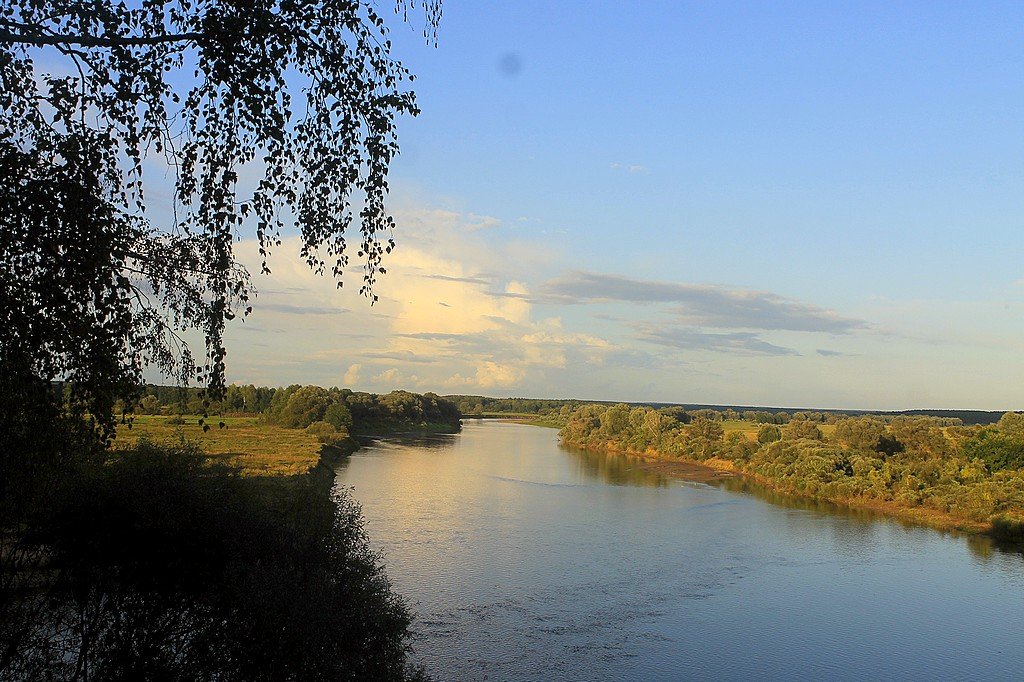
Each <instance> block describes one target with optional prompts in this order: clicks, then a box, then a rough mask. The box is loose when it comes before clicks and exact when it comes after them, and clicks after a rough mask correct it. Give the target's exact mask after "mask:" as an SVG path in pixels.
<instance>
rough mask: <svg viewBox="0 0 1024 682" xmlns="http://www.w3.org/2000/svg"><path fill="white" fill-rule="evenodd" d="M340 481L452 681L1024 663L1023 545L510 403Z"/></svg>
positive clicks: (1003, 671) (895, 672)
mask: <svg viewBox="0 0 1024 682" xmlns="http://www.w3.org/2000/svg"><path fill="white" fill-rule="evenodd" d="M338 481H339V484H340V485H342V486H345V487H349V488H351V489H352V494H353V495H354V496H355V498H356V499H357V500H358V501H359V502H360V503H361V504H362V506H363V512H364V515H365V516H366V519H367V529H368V531H369V534H370V538H371V542H372V544H373V546H374V548H375V549H379V550H380V551H382V552H383V555H384V559H385V564H386V566H387V570H388V573H389V575H390V576H391V578H392V580H393V582H394V584H395V587H396V588H397V590H398V591H399V592H400V593H401V594H402V595H404V596H405V598H406V600H407V601H408V603H409V605H410V606H411V608H412V609H413V610H414V611H415V612H416V614H417V622H416V625H415V633H416V637H415V641H414V647H415V659H416V660H417V661H418V662H420V663H422V664H423V665H425V666H426V668H427V670H428V672H430V673H431V674H432V675H433V676H434V677H435V678H436V679H438V680H485V679H486V680H678V679H691V678H693V679H697V678H699V679H736V680H739V679H793V678H803V679H812V678H815V679H821V678H826V679H832V680H846V679H850V680H860V679H865V680H866V679H884V678H900V679H922V680H924V679H936V678H942V679H978V680H993V679H1006V680H1010V679H1021V676H1022V675H1024V672H1022V671H1024V637H1022V635H1024V560H1022V558H1021V556H1020V555H1018V554H1010V553H1002V552H999V551H995V550H993V549H992V548H991V547H990V546H989V545H988V544H987V543H986V542H985V541H983V540H980V539H978V538H967V537H964V536H957V535H951V534H943V533H940V532H937V531H934V530H930V529H927V528H920V527H912V526H906V525H902V524H900V523H898V522H895V521H892V520H887V519H878V518H873V517H871V516H870V515H865V514H851V513H835V512H834V511H829V510H827V509H826V508H814V507H813V506H810V505H790V506H784V505H780V504H773V503H771V502H769V501H767V500H766V499H762V498H761V497H758V496H757V495H755V494H752V493H751V492H749V491H744V490H728V489H725V488H724V487H714V486H709V485H705V484H700V483H692V482H688V481H682V480H677V479H672V478H670V477H666V476H664V475H661V474H656V473H652V472H649V471H645V470H643V469H642V468H640V467H638V466H637V464H636V462H635V461H633V460H631V459H629V458H626V457H621V456H615V455H604V454H592V453H585V452H580V451H575V450H568V449H564V448H560V447H559V446H558V443H557V434H556V432H555V431H554V430H552V429H542V428H537V427H530V426H524V425H518V424H509V423H499V422H483V423H480V422H473V421H468V422H467V425H466V427H465V429H464V430H463V432H462V433H461V434H459V435H457V436H432V437H426V438H419V439H416V440H415V441H412V442H402V441H393V442H378V443H376V444H374V445H372V446H370V447H366V448H364V449H362V450H360V451H359V452H358V453H356V454H355V455H353V456H352V457H351V458H349V459H348V460H346V461H345V462H344V463H343V464H342V465H341V466H340V467H339V469H338ZM731 487H734V488H736V487H738V486H736V485H733V486H731Z"/></svg>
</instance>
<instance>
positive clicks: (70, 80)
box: [0, 0, 440, 430]
mask: <svg viewBox="0 0 1024 682" xmlns="http://www.w3.org/2000/svg"><path fill="white" fill-rule="evenodd" d="M412 8H413V3H412V2H411V1H407V0H398V3H397V5H396V9H397V11H399V12H400V13H402V14H403V15H405V13H407V12H408V11H409V10H410V9H412ZM423 9H424V14H425V17H426V27H427V28H426V33H427V35H428V37H430V36H432V35H433V31H434V30H435V29H436V26H437V21H438V19H439V16H440V5H439V3H438V2H436V0H425V1H424V3H423ZM411 80H412V76H411V75H410V73H409V72H408V71H407V70H406V69H405V68H404V67H403V66H402V65H401V63H399V62H398V61H397V60H396V59H395V58H394V56H393V55H392V47H391V43H390V41H389V40H388V39H387V28H386V25H385V20H384V18H383V16H382V15H381V14H380V13H379V12H378V11H377V10H376V9H375V8H374V7H373V6H371V5H370V4H369V3H368V2H363V1H362V0H319V1H314V2H296V1H295V0H260V1H259V2H238V1H237V0H146V1H145V2H141V3H128V4H126V3H118V2H110V1H106V2H94V1H92V0H59V1H58V0H31V1H29V0H14V1H12V2H7V3H3V4H2V5H0V233H2V237H3V239H0V249H2V250H0V268H2V270H0V280H2V284H0V315H2V318H0V353H2V356H3V358H4V363H5V367H4V371H7V372H13V371H20V372H28V373H32V374H34V375H35V376H38V377H40V378H41V379H43V380H44V381H50V380H52V379H55V378H62V379H67V380H69V381H70V382H71V385H72V386H73V387H74V391H73V394H74V397H75V398H76V399H78V400H80V401H82V402H83V403H84V404H85V405H86V406H87V407H88V409H89V411H90V413H91V414H92V415H93V416H94V417H95V418H96V419H97V420H99V422H100V425H101V426H103V427H105V428H106V429H107V430H109V428H110V426H111V425H112V421H111V420H112V418H111V416H110V415H111V413H112V408H113V402H114V399H115V398H116V397H120V396H124V395H126V394H127V393H129V392H130V391H131V390H132V389H133V388H134V387H135V386H137V385H138V383H139V380H140V378H141V372H142V369H143V367H145V366H146V365H150V364H154V365H156V366H157V367H159V368H160V369H161V370H163V371H164V372H165V373H166V374H167V375H169V376H171V377H174V378H175V379H176V380H178V381H180V382H182V383H185V382H187V381H189V380H191V379H196V380H199V381H200V382H202V383H204V384H205V385H207V386H208V387H209V388H210V389H212V393H213V394H214V395H219V393H220V392H221V391H222V389H223V388H224V369H225V356H226V350H225V348H224V343H223V334H224V327H225V323H226V321H227V320H229V319H231V318H233V317H234V316H236V315H238V314H244V313H245V312H247V311H248V309H249V303H250V300H251V297H252V295H253V292H252V288H251V285H250V280H249V277H248V273H247V272H246V270H245V269H244V268H243V267H242V266H241V265H240V264H239V263H238V261H237V259H236V257H235V253H234V247H233V244H234V242H235V241H236V239H237V238H239V237H240V236H241V235H243V234H254V235H255V236H256V238H257V239H258V240H259V244H260V253H261V254H262V255H263V258H264V260H263V269H264V270H267V269H268V261H267V258H268V257H269V256H270V253H271V251H272V250H273V249H274V248H275V247H277V246H279V245H280V244H281V235H282V233H283V232H284V231H285V230H290V229H293V227H294V229H295V231H296V232H297V233H298V235H299V241H300V251H301V255H302V257H303V258H304V259H305V260H306V262H307V263H308V264H309V266H310V267H311V268H312V269H313V270H315V271H316V272H319V273H327V272H329V273H330V274H331V275H332V276H334V277H335V278H336V279H337V280H338V283H339V286H340V284H341V277H342V273H343V270H344V269H345V268H346V267H347V266H348V265H349V264H350V261H351V258H352V256H353V255H355V256H356V257H357V258H358V260H359V261H360V262H361V263H362V266H363V278H362V284H361V288H360V291H361V292H362V293H363V294H364V295H365V296H368V297H370V298H371V299H373V298H374V294H373V285H374V283H375V280H376V277H377V275H378V274H379V273H381V272H383V268H382V266H381V264H382V259H383V257H384V255H385V254H386V253H387V252H389V251H390V250H391V248H392V246H393V241H392V239H391V230H392V228H393V226H394V223H393V220H392V218H391V217H390V216H389V215H388V213H387V210H386V208H385V199H386V196H387V192H388V182H387V172H388V168H389V165H390V163H391V161H392V159H393V158H394V156H395V154H396V153H397V151H398V144H397V138H396V128H395V120H396V116H399V115H401V114H416V113H417V107H416V102H415V97H414V95H413V93H412V92H411V91H409V90H408V89H407V85H408V83H409V82H410V81H411ZM160 166H162V168H160ZM147 169H148V170H149V171H150V172H152V171H159V172H169V173H170V175H171V176H172V179H173V185H174V188H173V196H172V203H173V206H172V209H173V210H169V211H164V212H157V211H155V210H154V205H153V202H152V201H150V199H149V195H148V194H147V192H146V189H147V185H146V183H145V182H144V171H147ZM147 177H148V176H147ZM355 228H357V229H358V232H357V238H355V239H354V240H353V243H352V244H351V245H350V244H349V240H351V239H353V238H352V236H351V231H352V229H355ZM353 252H354V253H353ZM190 330H198V331H199V332H201V335H202V337H203V339H204V343H205V348H206V350H205V360H196V359H194V357H193V354H192V352H191V350H190V348H189V344H188V338H189V336H188V332H189V331H190Z"/></svg>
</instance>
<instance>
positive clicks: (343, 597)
mask: <svg viewBox="0 0 1024 682" xmlns="http://www.w3.org/2000/svg"><path fill="white" fill-rule="evenodd" d="M332 482H333V475H332V472H331V471H330V470H329V469H327V468H326V467H324V468H323V470H322V471H319V472H315V473H314V474H311V475H309V476H303V477H298V478H297V479H295V480H292V481H289V483H288V484H287V485H285V484H283V483H282V482H281V481H277V482H275V481H273V480H272V479H271V480H269V481H268V480H267V479H262V480H261V479H258V478H257V479H246V478H241V477H239V476H237V474H236V473H235V472H234V471H232V470H230V469H227V468H224V467H222V466H211V465H209V464H208V463H207V462H205V459H204V458H203V456H202V455H201V453H199V452H198V451H196V450H194V449H193V448H191V447H189V446H182V447H175V448H167V447H156V446H152V445H148V444H145V443H142V444H140V445H139V447H138V448H137V449H136V450H134V451H133V452H131V453H129V454H128V455H127V456H124V457H120V458H118V459H117V460H116V461H114V462H111V463H109V464H106V465H102V466H95V467H87V468H84V469H82V470H81V473H80V475H78V476H75V477H73V478H69V479H68V480H66V481H64V483H63V490H62V492H63V493H64V494H63V495H61V497H60V502H59V503H57V504H55V505H54V507H53V509H52V510H51V514H49V516H48V518H47V519H46V521H45V523H42V524H40V525H39V527H38V530H37V533H38V537H37V540H39V541H40V542H41V543H43V544H45V545H46V546H47V547H49V548H50V556H49V563H50V568H51V570H53V571H55V572H54V573H52V575H55V576H56V577H55V578H54V579H52V580H50V581H47V582H45V583H44V584H45V588H46V590H45V595H44V594H40V596H39V600H38V604H39V608H38V609H37V610H36V611H35V612H34V613H33V614H32V615H33V617H32V618H31V619H28V620H27V621H26V622H24V623H23V625H24V627H25V633H24V635H23V637H22V642H21V644H22V645H21V646H20V647H18V648H17V650H16V653H15V655H13V656H9V657H8V659H7V660H4V661H3V663H4V665H3V667H0V677H2V678H3V679H12V680H20V679H24V680H38V679H93V680H126V679H139V680H142V679H160V680H200V679H221V680H313V679H380V680H395V679H406V678H408V677H416V676H418V673H416V671H412V670H409V669H407V667H406V662H405V653H406V647H407V644H406V640H405V637H406V628H407V627H408V624H409V614H408V612H407V611H406V609H405V607H404V605H403V604H402V602H401V600H400V599H399V598H398V597H397V596H396V595H395V594H394V592H392V591H391V588H390V585H389V583H388V581H387V579H386V577H385V576H384V573H383V571H382V569H381V566H380V563H379V561H378V559H377V557H376V556H375V555H374V554H373V553H372V552H371V551H370V550H369V549H368V546H367V542H366V536H365V533H364V531H363V527H362V521H361V517H360V514H359V510H358V508H357V507H356V506H355V504H354V503H353V502H352V500H351V499H350V498H349V497H347V496H346V495H344V494H342V493H338V494H336V495H334V496H333V497H332V495H331V494H330V488H331V485H332ZM54 633H60V636H58V637H54V636H53V634H54Z"/></svg>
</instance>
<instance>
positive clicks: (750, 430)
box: [722, 419, 836, 440]
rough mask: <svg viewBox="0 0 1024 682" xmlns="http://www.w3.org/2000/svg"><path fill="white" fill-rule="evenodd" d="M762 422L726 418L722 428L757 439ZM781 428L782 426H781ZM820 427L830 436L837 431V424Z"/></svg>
mask: <svg viewBox="0 0 1024 682" xmlns="http://www.w3.org/2000/svg"><path fill="white" fill-rule="evenodd" d="M761 426H762V424H759V423H757V422H747V421H743V420H740V419H726V420H724V421H722V430H723V431H725V435H727V436H728V435H729V434H730V433H736V432H739V433H742V434H743V435H744V436H746V437H747V438H749V439H750V440H757V430H758V429H760V428H761ZM779 428H782V427H781V426H780V427H779ZM818 428H819V429H821V432H822V433H823V434H825V437H826V438H828V437H829V436H831V435H832V434H833V433H835V430H836V425H835V424H818Z"/></svg>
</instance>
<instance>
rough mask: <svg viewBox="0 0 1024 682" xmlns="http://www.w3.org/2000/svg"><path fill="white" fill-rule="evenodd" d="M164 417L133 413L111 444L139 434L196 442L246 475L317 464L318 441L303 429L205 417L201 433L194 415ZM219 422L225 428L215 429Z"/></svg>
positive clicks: (130, 441) (127, 442)
mask: <svg viewBox="0 0 1024 682" xmlns="http://www.w3.org/2000/svg"><path fill="white" fill-rule="evenodd" d="M169 419H171V418H170V417H162V416H149V415H139V416H137V417H135V423H134V424H133V426H132V428H131V430H129V429H128V428H127V427H125V426H122V427H120V428H119V429H118V432H117V439H116V440H115V441H114V448H115V449H117V448H128V447H131V446H132V445H134V444H135V443H136V442H137V441H138V439H139V438H147V439H149V440H151V441H153V442H156V443H166V442H178V441H180V440H181V439H182V438H184V439H185V440H187V441H190V442H194V443H197V444H198V445H199V446H200V447H201V448H202V449H203V451H204V452H206V453H208V454H209V455H211V456H212V457H215V458H221V459H223V460H226V461H227V462H229V463H231V464H233V465H235V466H237V467H239V468H240V469H241V470H242V473H243V475H246V476H292V475H295V474H303V473H305V472H306V471H308V470H309V468H310V467H312V466H314V465H315V464H316V463H317V459H318V457H319V452H320V443H319V441H317V439H316V438H315V437H313V436H311V435H309V434H308V433H306V432H305V431H304V430H303V429H285V428H281V427H280V426H274V425H271V424H267V423H264V422H262V421H261V420H260V419H259V418H258V417H211V418H210V420H209V422H210V430H209V431H207V432H205V433H204V432H203V429H202V427H201V426H199V417H197V416H186V417H185V424H169V423H168V420H169ZM221 421H223V422H224V424H225V428H223V429H221V428H218V427H217V424H218V423H219V422H221Z"/></svg>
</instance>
